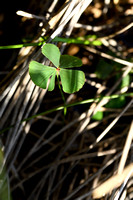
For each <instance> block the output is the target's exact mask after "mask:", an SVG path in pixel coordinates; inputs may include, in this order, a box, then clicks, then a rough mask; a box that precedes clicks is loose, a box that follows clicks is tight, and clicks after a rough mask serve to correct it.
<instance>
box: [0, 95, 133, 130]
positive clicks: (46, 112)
mask: <svg viewBox="0 0 133 200" xmlns="http://www.w3.org/2000/svg"><path fill="white" fill-rule="evenodd" d="M121 96H124V97H133V92H132V93H125V94H114V95H111V96H105V97H102V98H101V97H98V98H92V99H86V100H83V101H79V102H75V103H71V104H66V105H63V106H58V107H56V108H52V109H50V110H47V111H45V112H42V113H38V114H36V115H32V116H31V117H28V118H25V119H23V120H22V121H20V122H17V123H22V122H26V121H29V120H31V119H35V118H36V117H38V116H42V115H47V114H50V113H53V112H55V111H59V110H63V109H64V108H65V107H66V108H69V107H72V106H77V105H81V104H89V103H92V102H94V101H100V100H101V99H116V98H119V97H121ZM17 123H16V124H17ZM16 124H13V125H11V126H9V127H7V128H5V129H2V130H1V131H0V134H2V133H4V132H6V131H7V130H9V129H10V128H12V127H14V126H15V125H16Z"/></svg>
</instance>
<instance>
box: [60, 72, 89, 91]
mask: <svg viewBox="0 0 133 200" xmlns="http://www.w3.org/2000/svg"><path fill="white" fill-rule="evenodd" d="M60 77H61V82H62V87H63V91H64V92H66V93H70V94H71V93H74V92H77V91H78V90H80V89H81V88H82V87H83V84H84V82H85V75H84V73H83V72H82V71H78V70H70V69H60Z"/></svg>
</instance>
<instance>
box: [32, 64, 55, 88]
mask: <svg viewBox="0 0 133 200" xmlns="http://www.w3.org/2000/svg"><path fill="white" fill-rule="evenodd" d="M29 74H30V77H31V80H32V81H33V82H34V83H35V85H37V86H39V87H40V88H43V89H46V88H47V82H48V79H49V78H50V77H52V76H55V74H56V69H55V68H54V67H49V66H46V65H42V64H41V63H38V62H36V61H31V62H30V64H29ZM51 79H52V80H50V89H49V90H50V91H51V89H52V88H53V89H54V85H53V79H54V78H51Z"/></svg>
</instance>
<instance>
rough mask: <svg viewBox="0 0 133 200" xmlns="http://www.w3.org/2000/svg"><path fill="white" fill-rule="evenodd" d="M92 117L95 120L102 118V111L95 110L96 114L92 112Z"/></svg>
mask: <svg viewBox="0 0 133 200" xmlns="http://www.w3.org/2000/svg"><path fill="white" fill-rule="evenodd" d="M92 119H93V120H96V121H98V120H102V119H103V112H102V111H97V112H96V114H94V115H93V116H92Z"/></svg>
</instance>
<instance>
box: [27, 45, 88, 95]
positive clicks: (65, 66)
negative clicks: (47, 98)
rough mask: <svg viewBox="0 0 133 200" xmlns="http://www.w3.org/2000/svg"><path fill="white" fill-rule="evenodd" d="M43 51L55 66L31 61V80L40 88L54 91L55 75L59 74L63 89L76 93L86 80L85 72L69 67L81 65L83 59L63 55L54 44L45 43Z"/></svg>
mask: <svg viewBox="0 0 133 200" xmlns="http://www.w3.org/2000/svg"><path fill="white" fill-rule="evenodd" d="M42 53H43V54H44V56H46V57H47V58H48V59H49V60H50V61H51V62H52V63H53V65H54V66H55V67H50V66H46V65H43V64H41V63H38V62H36V61H31V62H30V64H29V74H30V77H31V80H32V81H33V82H34V83H35V84H36V85H37V86H39V87H40V88H43V89H46V88H47V87H48V91H52V90H53V89H54V87H55V77H56V75H57V76H58V74H59V75H60V78H61V83H62V88H63V91H64V92H66V93H74V92H77V91H78V90H79V89H81V88H82V87H83V85H84V82H85V75H84V72H82V71H79V70H72V69H69V68H74V67H80V66H81V65H82V61H81V60H80V59H79V58H77V57H75V56H69V55H61V54H60V51H59V48H58V47H57V46H55V45H54V44H45V45H44V46H43V48H42Z"/></svg>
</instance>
